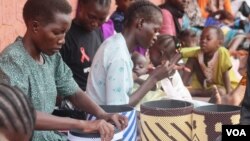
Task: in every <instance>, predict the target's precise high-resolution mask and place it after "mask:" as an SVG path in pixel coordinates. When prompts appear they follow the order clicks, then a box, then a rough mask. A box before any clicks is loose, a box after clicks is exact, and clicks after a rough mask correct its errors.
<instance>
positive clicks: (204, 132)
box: [192, 105, 240, 141]
mask: <svg viewBox="0 0 250 141" xmlns="http://www.w3.org/2000/svg"><path fill="white" fill-rule="evenodd" d="M239 119H240V107H238V106H232V105H208V106H200V107H197V108H194V111H193V125H192V128H193V129H192V136H193V137H192V138H193V141H198V140H202V141H214V140H216V138H217V137H218V136H219V135H220V134H221V129H222V125H223V124H227V125H231V124H239Z"/></svg>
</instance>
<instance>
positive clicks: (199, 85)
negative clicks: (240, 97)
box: [182, 26, 239, 97]
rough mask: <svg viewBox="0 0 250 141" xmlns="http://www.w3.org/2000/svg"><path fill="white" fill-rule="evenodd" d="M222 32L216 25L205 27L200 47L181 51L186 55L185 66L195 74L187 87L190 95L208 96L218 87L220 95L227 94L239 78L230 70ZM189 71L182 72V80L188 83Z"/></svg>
mask: <svg viewBox="0 0 250 141" xmlns="http://www.w3.org/2000/svg"><path fill="white" fill-rule="evenodd" d="M223 41H224V38H223V33H222V31H221V30H220V29H219V28H218V27H214V26H209V27H206V28H205V29H204V30H203V31H202V34H201V39H200V48H197V49H196V50H192V51H190V52H182V56H183V57H188V58H189V59H188V62H187V64H186V67H188V68H190V69H191V72H192V73H194V74H196V76H197V78H196V79H193V80H192V84H191V85H190V86H191V88H190V89H189V90H190V92H191V94H192V96H203V97H210V96H211V95H212V94H213V93H214V92H215V89H214V88H213V87H212V85H216V86H217V87H218V90H219V93H220V94H221V95H225V94H228V93H230V92H231V91H232V89H235V87H236V86H237V84H238V82H239V80H237V79H236V77H235V74H234V72H233V71H232V69H231V68H232V63H231V61H230V55H229V52H228V50H227V49H226V48H224V47H222V46H221V45H222V43H223ZM191 72H184V73H183V77H182V78H183V81H184V84H185V85H188V82H189V79H190V78H191V75H192V73H191Z"/></svg>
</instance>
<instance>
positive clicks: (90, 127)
mask: <svg viewBox="0 0 250 141" xmlns="http://www.w3.org/2000/svg"><path fill="white" fill-rule="evenodd" d="M80 123H81V124H80V126H81V128H80V129H81V130H82V131H83V132H85V133H94V132H99V133H100V136H101V139H102V141H110V140H112V138H113V136H114V131H115V127H114V126H113V125H112V124H110V123H108V122H106V121H105V120H104V119H100V120H92V121H83V120H80Z"/></svg>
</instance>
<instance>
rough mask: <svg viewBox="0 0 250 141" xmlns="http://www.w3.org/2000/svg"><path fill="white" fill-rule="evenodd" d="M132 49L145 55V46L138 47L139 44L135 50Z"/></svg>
mask: <svg viewBox="0 0 250 141" xmlns="http://www.w3.org/2000/svg"><path fill="white" fill-rule="evenodd" d="M134 51H136V52H138V53H140V54H142V55H144V56H145V55H146V52H147V49H145V48H143V47H139V46H137V47H136V48H135V50H134Z"/></svg>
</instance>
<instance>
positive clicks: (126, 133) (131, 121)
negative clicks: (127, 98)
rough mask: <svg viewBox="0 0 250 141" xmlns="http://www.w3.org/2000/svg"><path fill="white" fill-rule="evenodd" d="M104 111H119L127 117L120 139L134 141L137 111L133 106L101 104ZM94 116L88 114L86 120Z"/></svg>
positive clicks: (92, 118)
mask: <svg viewBox="0 0 250 141" xmlns="http://www.w3.org/2000/svg"><path fill="white" fill-rule="evenodd" d="M101 107H102V108H103V109H104V110H105V111H106V112H109V113H119V114H121V115H124V116H126V117H127V118H128V126H127V127H126V128H125V129H124V130H123V138H122V141H136V137H137V113H136V110H135V109H134V108H133V107H130V106H125V105H102V106H101ZM94 119H96V117H95V116H93V115H91V114H88V115H87V120H94Z"/></svg>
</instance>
